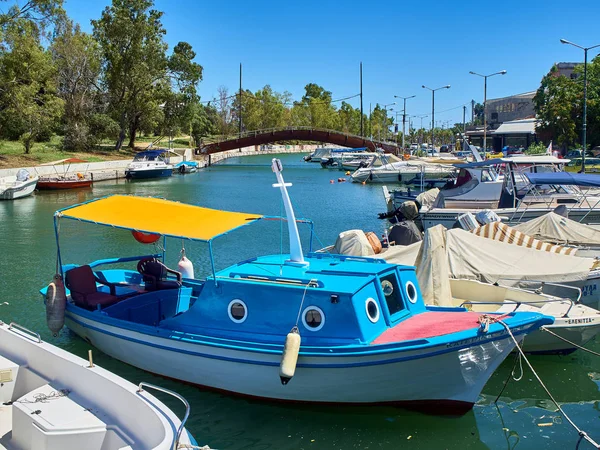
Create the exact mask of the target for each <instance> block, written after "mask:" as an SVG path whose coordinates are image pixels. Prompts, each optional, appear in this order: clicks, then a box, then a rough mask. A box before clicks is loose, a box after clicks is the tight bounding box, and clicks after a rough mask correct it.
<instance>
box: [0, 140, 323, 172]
mask: <svg viewBox="0 0 600 450" xmlns="http://www.w3.org/2000/svg"><path fill="white" fill-rule="evenodd" d="M318 147H320V146H318V145H256V146H251V147H244V148H242V149H239V150H238V149H235V150H229V151H226V152H222V153H215V154H212V155H203V154H196V155H194V154H193V151H192V150H191V149H183V148H182V149H173V150H174V151H176V152H177V153H179V154H182V155H184V156H171V157H170V162H171V164H177V163H178V162H180V161H183V160H184V158H185V160H186V161H192V160H195V161H198V163H199V164H200V166H203V167H206V166H209V165H211V164H215V163H217V162H219V161H223V160H225V159H227V158H239V157H242V156H256V155H267V154H281V153H312V152H313V151H314V150H315V149H316V148H318ZM328 147H329V145H328ZM331 147H335V146H331ZM130 162H131V160H128V159H123V160H117V161H102V162H90V163H77V164H71V165H70V166H69V165H67V166H62V165H57V166H31V167H23V169H26V170H27V171H28V172H29V173H30V174H32V175H38V176H53V175H54V176H55V175H57V174H59V175H64V174H65V170H67V169H68V173H67V175H69V174H76V173H81V174H85V175H89V176H90V177H91V178H92V180H94V181H104V180H115V179H118V178H124V177H125V169H126V168H127V165H128V164H129V163H130ZM20 169H21V168H12V169H0V178H1V177H6V176H10V175H16V174H17V172H18V171H19V170H20Z"/></svg>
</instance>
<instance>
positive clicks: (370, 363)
mask: <svg viewBox="0 0 600 450" xmlns="http://www.w3.org/2000/svg"><path fill="white" fill-rule="evenodd" d="M67 320H72V321H73V322H75V323H77V324H78V325H81V326H82V327H84V328H89V329H91V330H94V331H97V332H99V333H102V334H106V335H109V336H112V337H115V338H117V339H122V340H126V341H130V342H135V343H138V344H141V345H146V346H150V347H155V348H160V349H162V350H168V351H172V352H176V353H183V354H187V355H192V356H198V357H201V358H209V359H217V360H223V361H229V362H236V363H242V364H253V365H261V366H279V364H280V362H279V361H272V362H271V361H257V360H248V359H240V358H231V357H227V356H219V355H211V354H206V353H199V352H195V351H191V350H184V349H180V348H175V347H169V346H165V345H159V344H154V343H150V342H147V341H143V340H140V339H136V338H133V337H129V336H123V335H121V334H116V333H113V332H111V331H107V330H104V329H102V328H98V327H95V326H92V325H88V324H85V323H83V322H81V321H79V320H77V319H74V318H73V317H69V318H68V319H67ZM136 333H139V334H143V333H140V332H136ZM523 333H525V330H518V331H517V330H515V331H513V335H515V336H518V335H521V334H523ZM494 334H501V335H503V336H502V337H500V336H498V337H495V338H492V337H490V338H489V339H481V340H477V345H480V344H485V343H488V342H492V341H501V340H505V339H509V336H508V334H506V333H503V332H498V333H494ZM161 339H168V338H161ZM467 340H470V339H467ZM196 345H204V344H196ZM442 345H443V344H442ZM439 346H440V345H438V347H439ZM471 346H472V344H471V345H468V344H466V345H457V346H454V347H446V348H444V349H442V350H437V351H433V352H428V353H423V354H419V355H414V356H405V357H400V358H393V359H386V360H383V361H364V362H356V363H346V364H306V363H304V364H302V363H299V364H298V367H305V368H348V367H362V366H377V365H385V364H394V363H398V362H402V361H412V360H415V359H424V358H430V357H433V356H438V355H442V354H445V353H452V352H456V351H458V350H462V349H465V348H469V347H471ZM236 351H246V350H236ZM400 351H403V350H400ZM412 351H419V350H418V349H414V350H412ZM279 353H280V352H279ZM300 356H305V357H319V356H313V355H310V354H308V355H307V354H302V352H301V353H300ZM364 356H373V355H369V354H356V355H348V354H346V355H339V354H336V355H331V356H325V355H324V356H320V357H322V358H331V357H355V358H356V357H364Z"/></svg>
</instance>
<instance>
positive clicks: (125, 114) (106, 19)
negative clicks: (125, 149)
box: [92, 0, 168, 150]
mask: <svg viewBox="0 0 600 450" xmlns="http://www.w3.org/2000/svg"><path fill="white" fill-rule="evenodd" d="M152 6H153V2H152V1H151V0H113V2H112V5H111V6H107V7H106V8H105V9H104V11H103V12H102V16H101V18H100V19H99V20H92V25H93V27H94V38H95V39H96V40H97V41H98V43H99V45H100V48H101V50H102V55H103V63H104V83H105V86H106V91H107V95H108V104H109V111H110V113H111V115H112V117H113V119H114V120H116V121H117V123H118V124H119V128H120V129H119V136H118V139H117V142H116V145H115V148H116V149H117V150H119V149H120V148H121V146H122V145H123V142H124V140H125V138H126V136H127V134H129V146H130V147H132V148H133V147H134V146H135V139H136V134H137V131H138V130H139V129H140V127H141V126H142V125H143V121H144V120H145V119H147V118H148V117H156V116H157V115H158V114H159V112H158V111H157V110H158V109H159V107H160V104H159V102H158V99H159V98H160V96H161V95H164V89H165V77H166V73H167V65H168V59H167V56H166V50H167V44H166V43H165V42H164V40H163V36H164V34H165V33H166V32H165V29H164V28H163V26H162V23H161V17H162V15H163V13H162V12H160V11H157V10H154V9H151V8H152Z"/></svg>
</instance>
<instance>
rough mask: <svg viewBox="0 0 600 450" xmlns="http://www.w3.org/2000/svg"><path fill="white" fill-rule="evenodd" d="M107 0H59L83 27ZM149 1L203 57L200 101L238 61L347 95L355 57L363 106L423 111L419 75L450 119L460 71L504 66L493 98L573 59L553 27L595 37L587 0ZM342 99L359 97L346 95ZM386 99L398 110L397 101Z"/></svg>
mask: <svg viewBox="0 0 600 450" xmlns="http://www.w3.org/2000/svg"><path fill="white" fill-rule="evenodd" d="M108 4H110V1H109V0H66V3H65V8H66V10H67V12H68V14H69V15H70V16H71V17H72V18H73V19H74V20H75V21H77V22H79V23H80V24H81V25H82V28H83V29H84V30H85V31H90V32H91V29H92V28H91V25H90V20H91V19H96V18H98V17H99V16H100V14H101V11H102V10H103V9H104V7H105V6H106V5H108ZM156 8H157V9H159V10H161V11H164V13H165V14H164V17H163V24H164V26H165V28H166V30H167V35H166V40H167V42H168V43H169V46H170V47H171V48H172V47H173V46H174V45H175V44H177V42H179V41H187V42H189V43H190V44H191V45H192V46H193V48H194V50H195V51H196V53H197V57H196V60H197V62H199V63H200V64H202V66H203V67H204V79H203V81H202V82H201V83H200V86H199V92H200V94H201V96H202V99H203V100H209V99H211V98H212V97H213V96H216V94H217V89H218V87H219V86H226V87H228V88H229V90H230V91H233V90H236V89H238V85H239V64H240V63H242V64H243V80H244V82H243V86H244V89H250V90H252V91H256V90H257V89H259V88H261V87H263V86H264V85H265V84H270V85H271V86H272V87H273V89H275V90H277V91H289V92H291V93H292V95H293V97H294V99H298V98H300V97H301V96H302V95H303V92H304V86H305V85H306V84H307V83H310V82H314V83H317V84H320V85H321V86H323V87H325V88H326V89H327V90H330V91H332V93H333V97H334V98H342V97H347V96H351V95H354V94H357V93H358V92H359V63H360V62H361V61H362V62H363V92H364V108H365V112H367V113H368V109H369V103H372V104H373V106H374V105H375V104H376V103H380V104H387V103H392V102H394V101H395V99H394V95H399V96H410V95H416V96H417V97H416V98H414V99H410V100H408V102H407V114H413V115H418V114H429V115H430V114H431V93H430V92H429V91H426V90H425V89H422V88H421V86H422V85H423V84H425V85H427V86H429V87H432V88H437V87H440V86H444V85H447V84H450V85H451V86H452V87H451V88H450V89H449V90H442V91H438V92H436V102H435V109H436V121H440V122H441V121H448V120H449V121H451V123H454V122H461V121H462V105H463V104H467V103H469V102H470V101H471V99H474V100H475V101H479V102H482V101H483V79H482V78H479V77H476V76H473V75H469V71H471V70H472V71H475V72H478V73H482V74H489V73H493V72H497V71H500V70H507V71H508V73H507V74H506V75H504V76H500V75H499V76H495V77H493V78H490V79H488V98H495V97H503V96H506V95H511V94H517V93H522V92H527V91H532V90H535V89H537V88H538V86H539V83H540V80H541V78H542V76H543V75H544V74H545V73H547V72H548V70H549V69H550V68H551V66H552V64H553V63H554V62H560V61H582V60H583V51H581V50H579V49H577V48H575V47H572V46H568V45H562V44H560V42H559V39H560V38H565V39H568V40H570V41H573V42H575V43H577V44H579V45H582V46H585V47H589V46H593V45H596V44H600V32H599V31H598V23H597V21H598V17H600V1H598V0H583V1H580V2H577V7H575V3H570V2H566V1H561V2H558V1H556V0H545V1H538V0H534V1H532V0H525V1H524V0H521V1H514V0H505V1H498V2H485V1H481V0H480V1H471V0H463V1H460V2H447V1H446V2H436V1H428V0H425V1H420V2H418V1H412V2H391V1H389V2H377V1H371V2H365V1H363V2H357V1H354V0H348V1H344V2H341V1H338V2H334V1H328V0H321V1H313V0H308V1H303V2H294V1H288V2H285V1H279V2H277V1H238V0H230V1H211V2H209V1H203V0H156ZM598 50H599V49H595V50H592V51H591V52H590V57H593V56H595V55H597V54H598ZM350 102H351V103H352V104H353V105H354V106H359V100H358V98H356V99H353V100H350ZM392 108H395V111H400V108H401V105H400V104H398V106H396V107H394V106H392ZM469 111H470V110H469ZM416 120H418V119H416ZM429 120H431V117H428V118H426V119H423V125H424V126H425V124H426V123H428V122H427V121H429ZM416 124H417V125H418V124H420V121H419V122H416ZM439 125H441V123H440V124H439Z"/></svg>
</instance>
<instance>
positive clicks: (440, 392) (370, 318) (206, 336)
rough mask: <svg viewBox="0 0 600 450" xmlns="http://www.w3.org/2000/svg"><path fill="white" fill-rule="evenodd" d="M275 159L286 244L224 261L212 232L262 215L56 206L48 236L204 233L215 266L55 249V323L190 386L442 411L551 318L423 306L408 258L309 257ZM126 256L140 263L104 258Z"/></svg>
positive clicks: (161, 203)
mask: <svg viewBox="0 0 600 450" xmlns="http://www.w3.org/2000/svg"><path fill="white" fill-rule="evenodd" d="M273 170H274V171H275V173H276V176H277V181H278V183H277V184H276V185H275V186H276V187H278V188H279V189H281V191H282V196H283V199H284V205H285V209H286V213H287V217H286V220H287V223H288V231H289V236H290V254H289V255H280V254H278V255H271V256H260V257H256V258H251V259H249V260H246V261H243V262H240V263H239V264H236V265H233V266H231V267H229V268H226V269H223V270H220V271H217V270H216V269H215V262H214V258H213V255H212V248H213V247H212V242H213V239H214V238H216V237H218V236H220V235H222V234H225V233H227V232H229V231H231V230H233V229H235V228H238V227H240V226H243V225H248V224H250V223H254V222H257V221H259V220H261V219H265V217H263V216H260V215H255V214H243V213H231V212H225V211H216V210H211V209H206V208H201V207H196V206H192V205H185V204H181V203H175V202H169V201H167V200H162V199H156V198H143V197H133V196H120V195H113V196H110V197H106V198H103V199H98V200H95V201H92V202H88V203H85V204H82V205H76V206H73V207H70V208H66V209H63V210H60V211H58V212H57V213H56V215H55V223H56V226H57V233H58V230H59V228H58V224H59V222H60V221H62V220H65V219H72V220H78V221H86V222H91V223H96V224H98V225H105V226H111V227H116V228H125V229H130V230H133V231H134V232H135V233H137V234H136V236H137V237H136V239H137V238H139V237H140V236H139V234H140V233H141V234H143V235H144V236H148V235H149V237H151V238H152V239H154V240H156V239H158V238H160V236H163V237H164V238H163V239H162V240H161V248H164V245H165V243H166V239H165V238H166V237H169V238H174V239H176V240H177V242H179V241H180V240H181V239H188V240H193V241H202V242H208V243H209V252H210V260H211V268H212V275H210V276H208V277H206V278H205V279H196V278H194V277H193V274H191V273H190V272H189V268H186V270H185V273H182V272H183V270H182V271H181V272H178V271H174V270H171V269H168V268H167V267H166V266H165V265H164V260H163V255H164V254H163V253H162V252H161V254H155V255H151V256H149V255H147V254H146V255H144V256H139V257H127V258H112V259H103V260H99V261H95V262H90V263H89V264H87V265H82V266H77V265H73V264H68V265H64V264H63V263H62V261H64V255H62V254H61V253H60V250H59V258H60V261H61V264H59V267H60V270H61V272H62V273H63V274H64V276H65V280H66V287H67V291H66V292H65V294H66V295H67V298H68V301H67V303H66V311H65V316H64V317H65V324H66V325H67V326H68V327H69V328H70V329H71V330H73V331H74V332H75V333H77V334H78V335H80V336H82V337H83V338H84V339H86V340H88V341H89V342H91V343H92V344H93V345H95V346H96V347H98V348H99V349H100V350H102V351H104V352H105V353H107V354H109V355H111V356H113V357H115V358H117V359H120V360H122V361H124V362H127V363H129V364H132V365H134V366H137V367H140V368H142V369H145V370H148V371H151V372H155V373H159V374H162V375H165V376H168V377H172V378H176V379H180V380H183V381H186V382H190V383H194V384H199V385H204V386H208V387H211V388H216V389H220V390H225V391H229V392H233V393H238V394H243V395H247V396H253V397H260V398H268V399H277V400H286V401H296V402H322V403H349V404H351V403H356V404H375V403H392V404H404V405H407V406H414V407H429V408H430V409H431V410H432V411H433V412H436V413H442V412H444V407H447V408H446V411H447V410H448V409H453V410H454V411H461V412H462V411H465V410H467V409H469V408H471V407H472V405H473V403H474V402H475V401H476V400H477V397H478V395H479V393H480V392H481V389H482V388H483V386H484V385H485V383H486V381H487V380H488V378H489V377H490V376H491V374H492V373H493V371H494V370H495V369H496V368H497V367H498V365H499V364H500V363H501V362H502V361H503V360H504V358H505V357H506V356H507V355H508V354H509V353H510V351H511V350H512V349H513V348H514V345H515V343H516V341H518V340H519V339H521V338H522V337H523V336H524V335H525V334H526V333H529V332H531V331H534V330H535V329H537V328H539V327H540V326H542V325H545V324H550V323H552V319H551V318H549V317H547V316H544V315H541V314H537V313H520V312H517V313H508V314H506V315H493V314H492V315H486V316H483V315H481V314H478V313H475V312H469V311H466V310H465V309H464V308H438V307H426V306H425V305H424V303H423V301H422V298H421V292H420V289H419V285H418V282H417V279H416V276H415V272H414V268H413V267H408V266H399V265H395V264H387V263H384V262H382V261H377V260H373V259H368V258H347V257H344V256H339V255H337V256H336V255H324V254H317V253H309V254H308V255H307V256H305V255H304V254H303V253H302V246H301V244H300V237H299V234H298V229H297V225H296V219H295V216H294V213H293V209H292V206H291V202H290V201H289V196H288V193H287V189H286V186H287V184H286V183H284V181H283V177H282V175H281V165H280V162H279V161H278V160H274V161H273ZM165 218H168V220H165ZM268 219H273V218H272V217H268ZM303 222H305V221H303ZM311 229H312V226H311ZM146 253H147V252H146ZM127 262H133V263H134V264H137V270H135V269H134V270H131V269H110V268H106V269H100V266H102V265H107V264H108V265H110V264H113V263H127ZM167 274H172V275H173V276H167ZM42 293H43V294H44V295H45V294H46V293H47V290H46V289H43V290H42ZM50 307H51V303H48V304H47V308H50ZM484 323H485V326H484ZM290 329H291V331H290ZM508 330H510V331H511V334H509V333H508ZM512 336H515V339H513V337H512ZM465 355H469V356H468V357H465ZM399 379H401V380H404V381H403V382H402V383H398V380H399Z"/></svg>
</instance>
